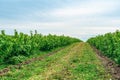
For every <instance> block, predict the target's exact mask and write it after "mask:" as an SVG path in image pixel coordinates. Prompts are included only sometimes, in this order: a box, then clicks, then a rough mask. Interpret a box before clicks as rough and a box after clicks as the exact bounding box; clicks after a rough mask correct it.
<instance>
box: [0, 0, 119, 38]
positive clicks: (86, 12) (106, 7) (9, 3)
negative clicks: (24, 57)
mask: <svg viewBox="0 0 120 80" xmlns="http://www.w3.org/2000/svg"><path fill="white" fill-rule="evenodd" d="M3 29H4V30H5V31H6V33H7V34H13V31H14V29H17V30H18V31H22V32H24V33H29V31H30V30H35V29H36V30H37V31H38V32H39V33H42V34H48V33H52V34H58V35H62V34H64V35H68V36H72V37H77V38H80V39H82V40H86V39H88V38H89V37H92V36H95V35H98V34H104V33H106V32H113V31H115V30H117V29H120V0H0V30H3Z"/></svg>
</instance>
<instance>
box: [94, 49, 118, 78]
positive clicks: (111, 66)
mask: <svg viewBox="0 0 120 80" xmlns="http://www.w3.org/2000/svg"><path fill="white" fill-rule="evenodd" d="M93 50H94V51H95V52H96V53H97V56H98V58H99V59H100V60H101V61H102V63H103V65H104V67H105V68H106V70H107V72H109V73H110V74H111V75H112V76H113V80H114V79H115V80H120V66H118V65H117V64H115V62H113V61H112V60H111V59H109V58H107V57H106V56H103V55H102V53H101V52H100V51H99V50H97V49H96V48H95V47H93Z"/></svg>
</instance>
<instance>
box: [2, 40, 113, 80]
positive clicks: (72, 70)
mask: <svg viewBox="0 0 120 80" xmlns="http://www.w3.org/2000/svg"><path fill="white" fill-rule="evenodd" d="M0 78H1V79H0V80H110V78H111V76H110V75H109V74H108V73H107V72H106V71H105V68H104V67H103V65H102V63H101V61H100V60H99V58H97V55H96V54H95V52H94V51H93V49H92V48H91V47H90V45H89V44H87V43H83V42H82V43H75V44H72V45H70V46H68V47H65V48H64V49H63V50H61V51H58V52H57V53H56V54H53V55H51V56H48V57H46V58H44V59H43V60H41V61H35V62H33V63H31V64H28V65H23V66H21V68H20V69H15V68H13V69H11V71H9V72H8V73H7V74H6V75H4V76H2V77H0Z"/></svg>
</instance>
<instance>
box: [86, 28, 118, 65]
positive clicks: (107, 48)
mask: <svg viewBox="0 0 120 80" xmlns="http://www.w3.org/2000/svg"><path fill="white" fill-rule="evenodd" d="M87 42H88V43H90V44H91V45H92V46H95V47H96V48H98V49H99V50H101V51H102V53H103V54H104V55H105V56H108V57H109V58H111V59H112V60H114V61H115V62H116V63H118V64H120V31H118V30H117V31H116V32H114V33H107V34H105V35H99V36H97V37H95V38H90V39H89V40H88V41H87Z"/></svg>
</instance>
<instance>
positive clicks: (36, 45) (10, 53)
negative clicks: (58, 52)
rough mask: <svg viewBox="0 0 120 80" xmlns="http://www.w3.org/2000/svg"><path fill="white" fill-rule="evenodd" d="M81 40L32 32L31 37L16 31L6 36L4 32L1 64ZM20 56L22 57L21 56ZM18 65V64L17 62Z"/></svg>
mask: <svg viewBox="0 0 120 80" xmlns="http://www.w3.org/2000/svg"><path fill="white" fill-rule="evenodd" d="M79 41H80V40H79V39H76V38H71V37H68V36H64V35H62V36H56V35H51V34H49V35H46V36H44V35H42V34H38V32H37V30H35V34H33V32H32V31H30V35H27V34H24V33H22V32H20V33H18V32H17V30H14V35H6V34H5V31H4V30H2V31H1V34H0V63H3V62H9V61H12V62H13V61H14V60H15V61H18V62H20V61H19V60H16V59H19V58H21V57H20V56H29V55H32V54H33V51H34V50H41V51H50V50H52V49H54V48H57V47H62V46H66V45H69V44H71V43H74V42H79ZM19 55H20V56H19ZM15 63H16V62H15Z"/></svg>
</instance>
